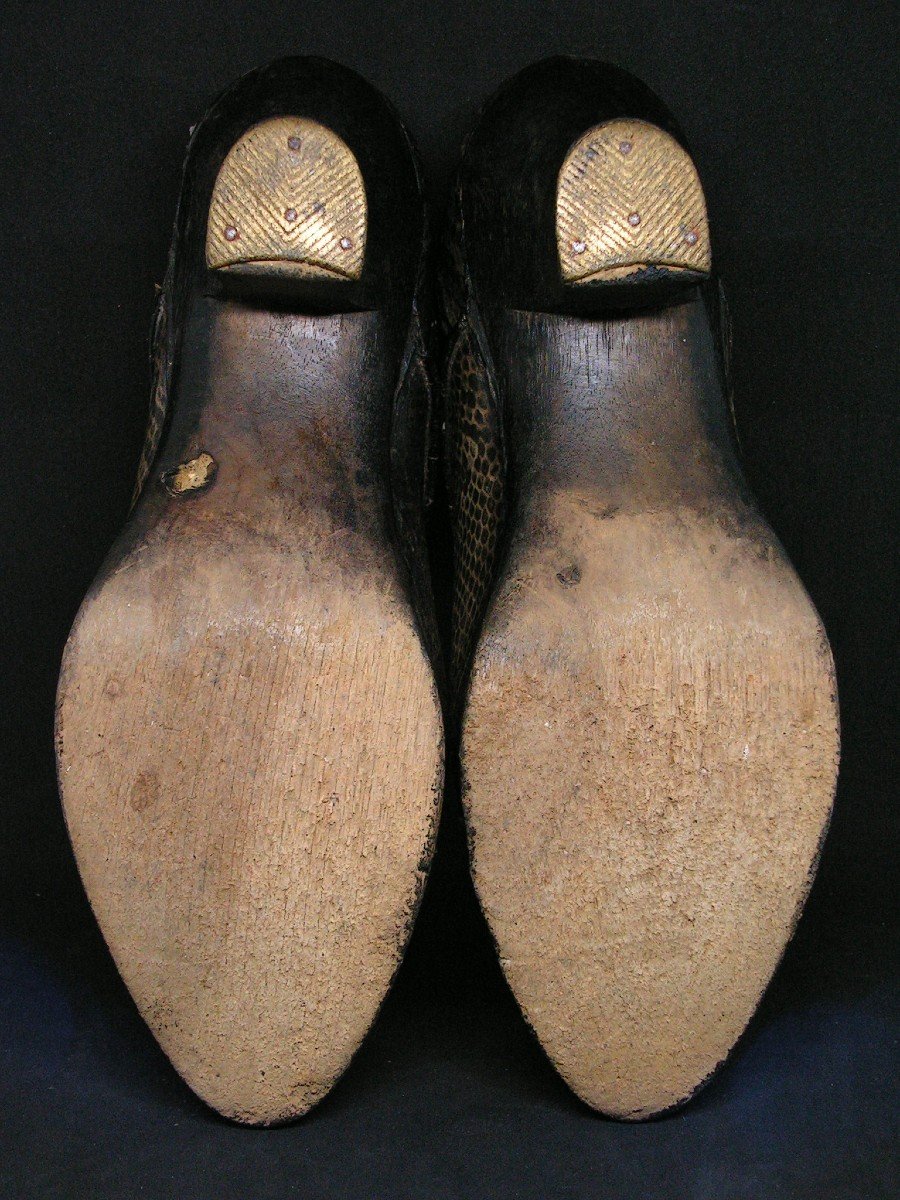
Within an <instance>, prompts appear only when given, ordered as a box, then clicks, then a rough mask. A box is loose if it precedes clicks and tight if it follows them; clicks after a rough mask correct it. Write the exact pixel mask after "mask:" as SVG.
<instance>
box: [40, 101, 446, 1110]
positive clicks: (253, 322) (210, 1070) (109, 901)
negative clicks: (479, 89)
mask: <svg viewBox="0 0 900 1200" xmlns="http://www.w3.org/2000/svg"><path fill="white" fill-rule="evenodd" d="M273 124H274V125H275V128H274V129H270V130H268V131H267V130H265V129H263V130H260V128H259V127H257V128H256V130H255V131H251V132H252V135H253V137H254V139H255V144H254V153H255V154H256V155H257V158H259V157H260V154H261V151H260V144H262V146H263V149H265V147H266V145H268V142H267V141H266V137H265V136H263V135H267V134H272V137H273V138H275V140H276V141H277V142H278V145H277V147H276V149H277V154H276V152H275V149H273V150H272V155H271V161H272V162H275V164H276V167H277V166H278V163H280V162H281V161H282V159H287V160H290V156H291V155H296V154H300V153H301V152H302V151H301V149H300V147H305V146H306V145H307V142H306V141H303V142H299V139H300V138H301V136H302V137H303V138H304V139H309V138H312V137H313V135H315V136H316V137H318V138H319V140H320V142H321V141H322V140H323V137H324V134H323V132H322V131H321V128H320V127H317V130H318V131H316V130H313V131H310V130H309V129H308V128H304V129H298V128H297V122H293V121H289V122H287V123H286V122H285V121H283V120H281V119H279V120H278V121H277V122H275V123H273ZM307 124H308V123H307ZM325 132H326V133H327V131H325ZM332 136H333V135H332ZM292 139H296V140H297V141H296V143H295V141H293V140H292ZM245 142H246V139H245ZM281 142H283V143H284V147H283V151H284V152H283V153H282V147H281ZM242 145H244V143H239V144H238V149H240V148H241V146H242ZM331 149H332V151H333V153H332V158H335V159H337V160H338V161H339V162H340V163H343V164H344V167H345V171H344V174H345V175H346V176H348V177H350V178H351V179H352V178H353V171H352V170H349V169H348V168H347V164H346V156H345V155H343V152H342V151H341V150H340V147H333V146H332V147H331ZM344 149H346V148H344ZM317 154H318V158H317V159H316V161H322V159H323V155H324V152H323V151H322V148H321V146H320V147H319V150H318V151H317ZM279 155H280V156H281V157H280V158H279V157H278V156H279ZM263 157H264V156H263ZM324 158H325V159H327V155H324ZM267 161H268V160H267ZM232 165H233V164H230V163H229V161H228V160H226V164H225V166H224V167H223V171H222V173H221V175H220V181H221V180H222V178H224V179H225V181H226V183H228V185H229V188H230V189H231V190H230V191H229V192H228V193H227V194H220V192H219V191H218V190H217V191H216V192H215V193H214V196H213V202H212V207H211V217H210V231H211V233H212V232H214V231H216V230H218V229H219V225H220V224H221V225H222V229H223V230H225V229H230V228H232V222H236V221H237V220H238V216H239V215H240V213H241V212H242V211H243V210H242V209H241V208H240V205H236V202H235V199H234V196H235V185H234V179H235V173H234V171H232V170H231V166H232ZM352 165H353V167H354V168H355V163H353V164H352ZM356 173H357V175H358V171H357V172H356ZM245 174H246V171H245ZM328 178H329V176H328V174H327V172H326V184H327V181H328ZM307 179H308V176H307V175H306V174H304V175H303V176H302V179H301V183H302V184H303V186H304V187H305V186H306V183H305V181H306V180H307ZM267 181H268V182H270V183H272V186H273V188H274V189H275V190H276V191H277V189H278V188H281V191H279V192H278V194H277V195H276V196H275V198H274V199H273V202H272V203H271V204H270V205H268V206H264V205H259V204H257V206H256V209H255V210H254V211H256V212H257V214H258V215H259V221H258V222H257V225H258V227H259V228H260V229H263V230H264V232H265V230H266V229H267V230H268V232H267V233H265V236H266V238H267V239H268V240H267V242H266V245H267V247H268V249H267V253H270V254H273V255H276V256H277V257H278V258H279V259H280V261H282V262H284V263H288V264H292V263H294V264H299V265H300V266H301V267H302V265H303V261H304V259H307V260H308V259H309V258H310V257H311V256H312V257H314V258H315V262H314V264H313V265H314V266H315V265H319V266H323V267H324V268H329V267H332V266H334V264H335V262H337V261H338V260H339V256H340V255H342V254H345V253H346V252H345V251H344V250H342V249H341V246H340V238H341V236H348V235H346V234H342V233H341V230H342V229H345V228H347V227H351V228H352V229H353V230H354V233H353V236H354V237H355V238H356V239H358V241H359V242H362V241H364V237H363V236H362V235H361V234H360V227H359V221H358V220H357V218H359V217H360V210H359V207H358V205H357V208H356V209H354V210H353V211H352V212H351V213H350V217H349V218H348V217H347V211H344V210H346V209H347V205H346V204H345V205H344V210H341V211H343V213H344V215H343V217H342V218H341V223H340V225H339V227H336V228H335V229H334V230H333V231H332V234H333V236H332V235H331V234H329V237H327V238H320V239H319V242H317V243H316V245H315V247H314V248H313V249H314V254H313V251H312V250H310V248H309V245H307V243H306V242H304V241H303V240H302V239H300V240H299V241H298V240H290V239H289V238H285V239H284V240H283V242H282V243H281V244H276V242H277V239H276V232H277V229H278V228H280V226H278V224H277V222H274V223H273V219H270V218H272V213H276V214H277V211H278V209H279V206H281V207H288V208H290V209H295V208H296V209H297V210H300V209H301V208H302V207H303V206H304V205H305V209H304V211H306V210H308V211H309V212H312V210H313V207H314V206H315V205H316V204H319V203H324V204H325V205H326V207H328V206H329V200H330V197H329V193H328V192H327V190H326V191H324V192H323V191H322V190H321V188H320V186H319V184H318V183H317V184H316V187H315V196H313V195H312V194H311V193H307V192H303V191H302V188H301V192H300V193H291V194H290V195H289V196H288V200H287V201H285V194H283V193H284V188H283V186H282V185H283V172H282V174H281V175H279V174H278V171H277V170H276V171H275V178H274V180H273V179H272V177H271V173H270V175H266V174H265V172H257V174H256V176H254V177H253V179H252V181H251V182H252V185H253V186H252V187H251V186H250V184H249V183H247V180H246V179H245V180H244V184H243V189H244V190H243V195H242V197H240V196H239V199H241V203H243V204H244V207H245V208H246V206H247V203H249V202H248V201H247V196H248V195H249V196H250V197H251V198H252V195H253V193H254V188H256V189H257V190H258V189H259V188H260V187H262V186H263V184H264V183H266V182H267ZM217 188H218V185H217ZM357 201H358V202H359V203H362V204H363V208H362V220H363V222H364V217H365V212H364V196H363V194H362V193H361V192H358V193H357ZM228 204H231V205H232V207H231V208H228V209H227V211H226V206H227V205H228ZM331 207H332V209H333V210H334V211H338V210H339V208H340V206H339V205H338V204H337V203H335V204H334V205H332V206H331ZM349 207H350V208H351V209H352V207H353V206H352V205H350V206H349ZM223 213H225V216H224V217H223V215H222V214H223ZM235 213H237V214H238V215H237V216H235V215H234V214H235ZM354 214H355V215H354ZM313 215H315V214H313ZM354 220H356V224H354V223H353V222H354ZM223 221H224V222H225V223H224V224H223ZM266 221H268V222H269V223H268V225H266V224H265V222H266ZM348 221H349V225H348ZM292 223H293V222H291V224H292ZM249 228H250V226H249V223H248V222H247V221H246V218H243V226H242V229H241V235H242V236H241V238H233V239H230V240H223V243H222V244H223V245H224V246H232V245H233V244H235V243H238V242H241V241H243V244H244V246H245V247H246V244H247V241H248V240H249V239H250V234H249ZM313 232H315V231H313ZM259 236H260V238H261V237H262V234H260V235H259ZM355 244H356V243H355ZM298 247H299V248H298ZM220 248H221V247H220ZM251 253H252V255H253V256H254V258H255V257H256V256H257V254H258V247H253V248H251ZM291 255H295V257H293V258H292V257H291ZM329 256H330V257H329ZM234 265H238V264H237V263H236V261H234V260H232V261H230V262H228V263H224V262H220V261H218V260H217V259H213V260H212V262H211V266H212V267H213V269H218V268H219V267H222V266H234ZM203 305H205V306H206V307H205V308H203V309H202V312H201V315H200V317H198V318H197V321H198V322H201V325H202V329H203V331H204V332H203V339H201V340H206V341H207V342H208V347H207V349H206V350H204V351H203V352H200V353H196V354H191V353H190V352H189V353H188V356H187V361H186V362H185V363H184V364H183V366H182V376H183V380H184V384H183V386H184V389H185V391H186V393H187V394H188V395H189V396H190V395H202V396H204V397H205V399H204V407H203V409H202V411H201V414H200V416H199V418H198V424H197V430H196V433H195V434H193V435H192V436H191V439H190V445H189V446H188V450H190V451H191V452H190V453H186V455H185V460H184V461H183V462H181V463H180V464H177V465H174V466H173V467H172V468H171V469H170V470H168V471H163V472H162V473H160V470H159V468H157V469H156V470H155V472H154V474H153V475H152V476H151V479H150V482H149V483H148V488H147V493H148V494H147V495H146V496H145V498H144V499H143V500H142V502H141V506H139V508H138V510H137V514H136V520H137V523H138V526H139V533H138V534H136V535H135V536H134V537H133V538H132V539H131V541H130V543H129V544H127V549H126V550H124V551H121V552H119V553H117V554H115V555H114V558H113V563H112V565H111V566H110V567H109V568H108V569H107V570H106V572H105V575H104V576H103V577H102V578H101V580H100V581H99V582H98V584H96V585H95V587H94V589H93V590H92V592H91V594H90V595H89V597H88V598H87V600H86V601H85V603H84V605H83V606H82V609H81V612H80V613H79V616H78V619H77V621H76V624H75V627H74V629H73V631H72V634H71V636H70V639H69V642H68V644H67V647H66V652H65V657H64V662H63V670H62V675H61V680H60V687H59V697H58V718H57V739H58V765H59V778H60V786H61V793H62V798H63V804H64V808H65V814H66V820H67V823H68V827H69V831H70V835H71V839H72V844H73V847H74V850H75V854H76V857H77V860H78V864H79V869H80V871H81V874H82V878H83V880H84V884H85V888H86V890H87V893H88V896H89V898H90V901H91V904H92V906H93V909H94V912H95V913H96V916H97V918H98V921H99V923H100V926H101V928H102V931H103V933H104V936H105V938H106V941H107V943H108V945H109V947H110V950H111V951H112V954H113V957H114V958H115V961H116V963H117V966H118V968H119V970H120V972H121V974H122V977H123V979H124V980H125V983H126V984H127V986H128V988H129V990H130V992H131V994H132V996H133V997H134V999H135V1001H136V1002H137V1005H138V1007H139V1009H140V1011H141V1013H142V1015H143V1016H144V1018H145V1019H146V1021H147V1023H148V1024H149V1026H150V1028H151V1029H152V1031H153V1033H154V1034H155V1036H156V1037H157V1039H158V1040H159V1042H160V1044H161V1046H162V1048H163V1049H164V1050H165V1052H166V1053H167V1054H168V1056H169V1057H170V1059H171V1061H172V1063H173V1064H174V1066H175V1067H176V1068H177V1070H178V1071H179V1073H180V1074H181V1075H182V1076H183V1078H184V1079H185V1080H186V1081H187V1082H188V1084H189V1085H190V1086H191V1087H192V1088H193V1089H194V1090H195V1091H196V1092H197V1094H198V1095H199V1096H200V1097H201V1098H202V1099H204V1100H205V1101H206V1102H207V1103H209V1104H210V1105H212V1106H213V1107H214V1108H216V1109H217V1110H219V1112H221V1113H223V1114H224V1115H226V1116H228V1117H230V1118H233V1119H235V1120H239V1121H243V1122H248V1123H257V1124H272V1123H276V1122H281V1121H284V1120H288V1119H290V1118H293V1117H296V1116H299V1115H301V1114H302V1113H304V1112H306V1111H307V1110H308V1109H309V1108H310V1107H311V1106H312V1105H313V1104H315V1103H316V1102H317V1101H318V1100H319V1099H321V1098H322V1096H324V1095H325V1093H326V1092H327V1091H328V1090H329V1088H330V1087H331V1086H332V1084H333V1083H334V1081H335V1079H336V1078H337V1077H338V1076H339V1075H340V1074H341V1072H342V1071H343V1070H344V1068H345V1067H346V1066H347V1064H348V1062H349V1060H350V1058H351V1056H352V1054H353V1052H354V1051H355V1050H356V1048H357V1047H358V1045H359V1043H360V1041H361V1040H362V1038H363V1036H364V1034H365V1032H366V1030H367V1029H368V1028H369V1026H370V1025H371V1023H372V1020H373V1018H374V1016H375V1014H376V1012H377V1010H378V1008H379V1006H380V1004H381V1002H382V1000H383V998H384V996H385V994H386V992H387V990H388V987H389V985H390V982H391V979H392V977H393V975H394V972H395V970H396V968H397V965H398V962H399V959H400V955H401V953H402V950H403V947H404V945H405V942H406V939H407V936H408V933H409V928H410V924H411V921H412V919H413V916H414V913H415V910H416V906H417V903H418V900H419V897H420V894H421V889H422V886H423V883H424V879H425V873H426V871H427V867H428V862H429V858H430V855H431V851H432V847H433V841H434V835H435V830H436V825H437V820H438V815H439V810H440V799H441V787H442V772H443V741H442V723H441V713H440V706H439V703H438V699H437V695H436V691H435V687H434V683H433V679H432V673H431V668H430V665H429V663H428V661H427V659H426V656H425V653H424V651H423V649H422V645H421V642H420V639H419V636H418V633H417V630H416V626H415V621H414V618H413V614H412V611H411V608H410V605H409V602H408V600H407V598H406V595H405V592H404V588H403V585H402V577H401V573H400V572H399V571H398V570H397V568H396V565H395V564H394V563H393V559H392V551H390V549H389V548H387V547H386V546H385V545H384V544H382V542H381V541H380V540H379V539H380V537H381V532H380V530H381V524H380V522H381V520H382V518H381V516H380V514H381V513H382V510H383V507H384V506H383V502H382V501H381V500H379V499H378V488H379V487H380V484H379V482H378V480H377V479H376V478H375V477H374V476H373V471H372V464H371V463H369V462H368V461H366V460H365V458H364V457H362V458H361V457H360V455H359V445H358V441H359V439H358V437H355V435H353V432H352V431H353V429H355V428H356V425H358V424H359V423H360V421H361V420H362V418H358V419H357V418H355V417H354V416H353V414H352V413H349V412H348V405H349V404H350V403H352V400H351V401H348V396H349V397H351V398H352V397H353V396H354V394H355V393H357V392H358V391H359V387H360V384H359V382H358V379H357V377H356V376H353V375H352V371H351V367H350V366H348V362H350V360H352V358H353V346H352V344H351V343H350V342H349V341H348V339H350V338H352V337H353V336H355V333H354V331H356V330H359V329H361V328H362V329H368V328H370V327H371V325H372V319H371V318H370V317H368V316H366V315H357V316H351V317H345V316H342V315H340V314H338V315H336V316H331V317H328V316H324V317H318V318H313V317H309V318H306V317H304V316H302V315H299V314H293V313H291V312H278V313H268V312H266V311H264V310H263V309H261V308H250V307H248V306H246V305H229V304H228V303H225V302H219V301H203ZM207 313H212V316H211V317H210V316H208V315H205V314H207ZM202 322H205V324H202ZM360 336H361V335H360ZM186 343H192V344H195V343H196V338H195V337H194V334H193V333H192V332H191V329H189V330H188V334H187V335H186ZM345 345H346V346H347V349H346V350H345V351H344V352H341V349H340V348H341V347H342V346H345ZM335 348H337V349H335ZM376 353H377V348H376ZM328 356H331V357H330V358H329V357H328ZM359 357H360V359H361V361H362V366H361V367H360V368H359V378H361V379H362V380H363V381H365V379H366V378H367V375H366V371H367V370H368V371H369V373H371V368H370V367H369V368H367V367H366V365H365V364H366V361H367V360H366V358H365V354H363V353H362V352H360V353H359ZM363 394H365V390H364V387H363ZM363 441H365V439H363ZM372 531H374V532H372ZM126 543H128V538H127V531H126Z"/></svg>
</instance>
